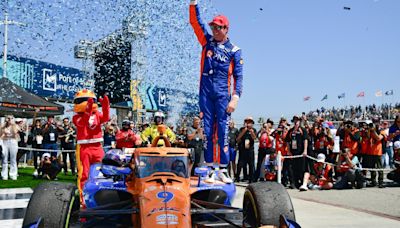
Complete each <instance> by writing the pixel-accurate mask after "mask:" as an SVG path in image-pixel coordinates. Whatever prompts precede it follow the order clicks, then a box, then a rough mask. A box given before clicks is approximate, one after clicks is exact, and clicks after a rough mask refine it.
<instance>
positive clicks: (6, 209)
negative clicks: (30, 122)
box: [0, 183, 400, 228]
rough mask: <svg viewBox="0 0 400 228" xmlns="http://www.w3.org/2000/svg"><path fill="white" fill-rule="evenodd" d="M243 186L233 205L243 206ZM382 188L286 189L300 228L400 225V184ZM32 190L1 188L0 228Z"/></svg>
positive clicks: (19, 211)
mask: <svg viewBox="0 0 400 228" xmlns="http://www.w3.org/2000/svg"><path fill="white" fill-rule="evenodd" d="M244 186H245V185H242V186H237V194H236V198H235V200H234V202H233V205H234V206H236V207H242V203H243V193H244V190H245V187H244ZM387 186H389V187H386V188H384V189H380V188H365V189H360V190H356V189H352V190H329V191H318V190H315V191H307V192H299V191H298V190H288V192H289V195H290V196H291V198H292V203H293V205H294V208H295V213H296V219H297V222H298V223H299V224H300V225H301V226H302V227H363V228H364V227H385V228H386V227H396V228H398V227H400V186H399V185H392V184H390V183H387ZM31 193H32V190H31V189H29V188H18V189H0V227H21V225H22V220H23V215H24V213H25V208H26V206H27V205H28V202H29V197H30V195H31Z"/></svg>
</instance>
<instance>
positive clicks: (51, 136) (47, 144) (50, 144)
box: [42, 116, 58, 157]
mask: <svg viewBox="0 0 400 228" xmlns="http://www.w3.org/2000/svg"><path fill="white" fill-rule="evenodd" d="M42 133H43V149H47V150H49V152H50V154H51V156H52V157H57V150H58V145H57V139H58V131H57V127H56V125H55V123H54V116H48V117H47V123H46V124H45V125H44V126H43V128H42Z"/></svg>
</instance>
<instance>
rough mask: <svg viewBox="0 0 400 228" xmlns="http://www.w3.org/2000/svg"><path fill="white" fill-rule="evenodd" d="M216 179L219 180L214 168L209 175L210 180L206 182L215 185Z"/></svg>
mask: <svg viewBox="0 0 400 228" xmlns="http://www.w3.org/2000/svg"><path fill="white" fill-rule="evenodd" d="M215 179H217V175H216V174H215V171H214V169H213V168H211V171H210V173H209V174H208V178H207V179H205V180H204V182H206V183H210V184H213V183H215Z"/></svg>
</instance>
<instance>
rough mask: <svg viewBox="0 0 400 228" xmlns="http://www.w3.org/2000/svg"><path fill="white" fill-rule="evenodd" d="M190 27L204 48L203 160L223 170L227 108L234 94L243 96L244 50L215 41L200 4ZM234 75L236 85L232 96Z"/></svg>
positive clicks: (194, 7) (226, 158)
mask: <svg viewBox="0 0 400 228" xmlns="http://www.w3.org/2000/svg"><path fill="white" fill-rule="evenodd" d="M190 24H191V25H192V27H193V30H194V32H195V34H196V36H197V39H198V40H199V42H200V44H201V46H202V54H201V72H200V73H201V75H200V95H199V106H200V112H202V113H203V123H204V132H205V134H206V142H205V144H206V145H205V147H206V149H205V153H204V159H205V162H206V163H208V165H210V164H212V163H214V162H216V163H218V162H219V163H220V165H221V167H224V166H226V165H227V164H228V163H229V152H228V145H229V142H228V132H229V126H228V125H229V120H230V113H228V112H227V111H226V109H227V107H228V103H229V101H230V100H231V95H232V96H233V95H237V96H238V97H240V95H241V93H242V81H243V70H242V69H243V59H242V57H241V50H240V48H239V47H237V46H235V45H234V44H232V43H231V41H230V40H229V39H228V40H227V41H226V42H224V43H218V42H217V41H215V40H214V38H213V36H212V35H210V34H209V33H208V32H207V29H206V27H205V25H204V23H203V22H202V20H201V18H200V15H199V8H198V6H197V4H191V5H190ZM232 76H233V82H234V83H233V91H232V94H231V78H232ZM216 132H217V135H215V134H216ZM216 136H218V137H216ZM216 138H218V145H219V147H218V150H217V149H216V148H215V144H214V143H213V139H216ZM216 154H219V156H216Z"/></svg>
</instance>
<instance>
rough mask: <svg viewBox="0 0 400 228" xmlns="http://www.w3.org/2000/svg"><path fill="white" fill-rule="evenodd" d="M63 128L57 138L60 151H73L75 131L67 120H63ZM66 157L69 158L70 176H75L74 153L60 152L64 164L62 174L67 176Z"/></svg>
mask: <svg viewBox="0 0 400 228" xmlns="http://www.w3.org/2000/svg"><path fill="white" fill-rule="evenodd" d="M63 124H64V125H63V126H62V127H61V128H60V135H59V136H58V137H59V139H60V142H61V149H62V150H71V151H72V150H75V138H76V130H75V128H74V127H73V126H72V125H71V122H70V121H69V118H68V117H66V118H64V119H63ZM67 156H69V163H70V165H71V172H72V176H75V173H76V172H75V151H74V152H62V159H63V162H64V167H63V168H64V174H65V175H67V174H68V166H67Z"/></svg>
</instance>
